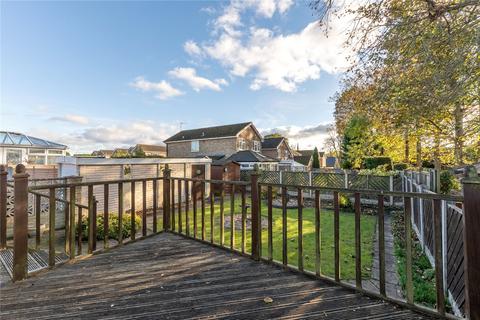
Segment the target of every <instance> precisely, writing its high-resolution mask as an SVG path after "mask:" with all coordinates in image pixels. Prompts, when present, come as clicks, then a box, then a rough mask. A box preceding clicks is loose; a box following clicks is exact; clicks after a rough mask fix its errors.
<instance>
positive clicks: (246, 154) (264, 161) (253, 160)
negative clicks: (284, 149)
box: [226, 150, 279, 171]
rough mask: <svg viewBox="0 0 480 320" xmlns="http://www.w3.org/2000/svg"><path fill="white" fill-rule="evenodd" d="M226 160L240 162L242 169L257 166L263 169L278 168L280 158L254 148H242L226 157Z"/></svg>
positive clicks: (250, 168) (272, 169)
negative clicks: (271, 156) (268, 155)
mask: <svg viewBox="0 0 480 320" xmlns="http://www.w3.org/2000/svg"><path fill="white" fill-rule="evenodd" d="M226 161H234V162H237V163H239V164H240V170H253V169H255V167H258V169H261V170H268V171H276V170H278V163H279V162H278V160H277V159H273V158H270V157H267V156H265V155H263V154H261V153H259V152H255V151H252V150H242V151H238V152H236V153H234V154H232V155H231V156H230V157H227V158H226Z"/></svg>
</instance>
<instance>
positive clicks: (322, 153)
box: [296, 150, 325, 157]
mask: <svg viewBox="0 0 480 320" xmlns="http://www.w3.org/2000/svg"><path fill="white" fill-rule="evenodd" d="M296 152H297V153H299V154H300V155H302V156H310V157H311V156H313V150H296ZM318 155H319V156H320V157H323V156H325V151H318Z"/></svg>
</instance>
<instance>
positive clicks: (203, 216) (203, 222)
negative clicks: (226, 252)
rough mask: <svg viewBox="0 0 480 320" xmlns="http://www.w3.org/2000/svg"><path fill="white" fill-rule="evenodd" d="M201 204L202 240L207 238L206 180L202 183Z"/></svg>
mask: <svg viewBox="0 0 480 320" xmlns="http://www.w3.org/2000/svg"><path fill="white" fill-rule="evenodd" d="M200 197H201V201H200V204H201V205H202V240H205V238H206V233H205V182H203V181H202V182H201V183H200Z"/></svg>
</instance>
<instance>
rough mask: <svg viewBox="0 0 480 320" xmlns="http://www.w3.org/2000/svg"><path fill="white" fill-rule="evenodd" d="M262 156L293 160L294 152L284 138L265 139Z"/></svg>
mask: <svg viewBox="0 0 480 320" xmlns="http://www.w3.org/2000/svg"><path fill="white" fill-rule="evenodd" d="M262 154H264V155H266V156H267V157H270V158H273V159H278V160H293V155H294V153H293V150H292V149H291V148H290V146H289V145H288V141H287V139H285V138H284V137H273V138H265V139H264V140H263V142H262Z"/></svg>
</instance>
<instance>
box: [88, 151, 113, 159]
mask: <svg viewBox="0 0 480 320" xmlns="http://www.w3.org/2000/svg"><path fill="white" fill-rule="evenodd" d="M112 154H113V150H95V151H93V152H92V156H94V157H98V158H110V157H111V156H112Z"/></svg>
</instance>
